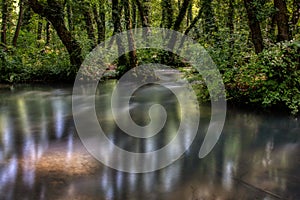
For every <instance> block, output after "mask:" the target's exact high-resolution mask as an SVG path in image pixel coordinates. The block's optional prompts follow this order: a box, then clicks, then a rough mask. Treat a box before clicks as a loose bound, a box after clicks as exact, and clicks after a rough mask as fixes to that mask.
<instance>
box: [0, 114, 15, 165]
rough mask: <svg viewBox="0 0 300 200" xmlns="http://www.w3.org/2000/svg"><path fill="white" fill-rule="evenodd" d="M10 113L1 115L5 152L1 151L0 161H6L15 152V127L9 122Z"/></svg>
mask: <svg viewBox="0 0 300 200" xmlns="http://www.w3.org/2000/svg"><path fill="white" fill-rule="evenodd" d="M9 115H10V113H9V111H6V112H5V113H4V112H3V113H0V134H1V136H2V143H3V150H2V151H0V160H4V159H5V158H7V157H8V156H9V154H10V153H12V151H13V142H14V136H13V134H12V133H13V126H12V122H11V121H10V120H9Z"/></svg>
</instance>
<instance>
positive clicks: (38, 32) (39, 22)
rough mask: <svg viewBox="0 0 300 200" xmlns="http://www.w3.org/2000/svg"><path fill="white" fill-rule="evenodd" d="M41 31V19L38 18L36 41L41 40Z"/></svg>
mask: <svg viewBox="0 0 300 200" xmlns="http://www.w3.org/2000/svg"><path fill="white" fill-rule="evenodd" d="M42 31H43V18H42V17H40V18H39V19H38V27H37V31H36V39H37V40H41V39H42Z"/></svg>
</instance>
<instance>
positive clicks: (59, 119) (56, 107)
mask: <svg viewBox="0 0 300 200" xmlns="http://www.w3.org/2000/svg"><path fill="white" fill-rule="evenodd" d="M52 107H53V112H54V120H55V135H56V138H58V139H60V138H61V137H62V135H63V131H64V125H65V124H64V119H63V117H64V112H65V110H64V109H65V106H64V102H63V100H62V98H61V97H56V98H54V99H53V100H52Z"/></svg>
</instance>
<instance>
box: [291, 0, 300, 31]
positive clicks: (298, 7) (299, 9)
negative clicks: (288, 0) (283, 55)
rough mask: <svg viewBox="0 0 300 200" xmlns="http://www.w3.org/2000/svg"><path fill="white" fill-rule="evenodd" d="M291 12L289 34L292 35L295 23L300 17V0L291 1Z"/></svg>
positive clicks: (295, 27) (295, 26) (295, 28)
mask: <svg viewBox="0 0 300 200" xmlns="http://www.w3.org/2000/svg"><path fill="white" fill-rule="evenodd" d="M293 7H294V9H293V14H292V20H291V33H292V34H291V35H292V36H293V35H294V34H296V32H295V31H296V30H297V23H298V21H299V17H300V1H299V0H294V2H293Z"/></svg>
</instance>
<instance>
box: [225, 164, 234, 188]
mask: <svg viewBox="0 0 300 200" xmlns="http://www.w3.org/2000/svg"><path fill="white" fill-rule="evenodd" d="M233 169H234V163H233V162H232V161H231V160H228V161H225V164H224V167H223V177H222V184H223V187H224V188H225V189H226V190H228V191H229V190H231V188H232V183H233V180H232V177H233Z"/></svg>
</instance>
